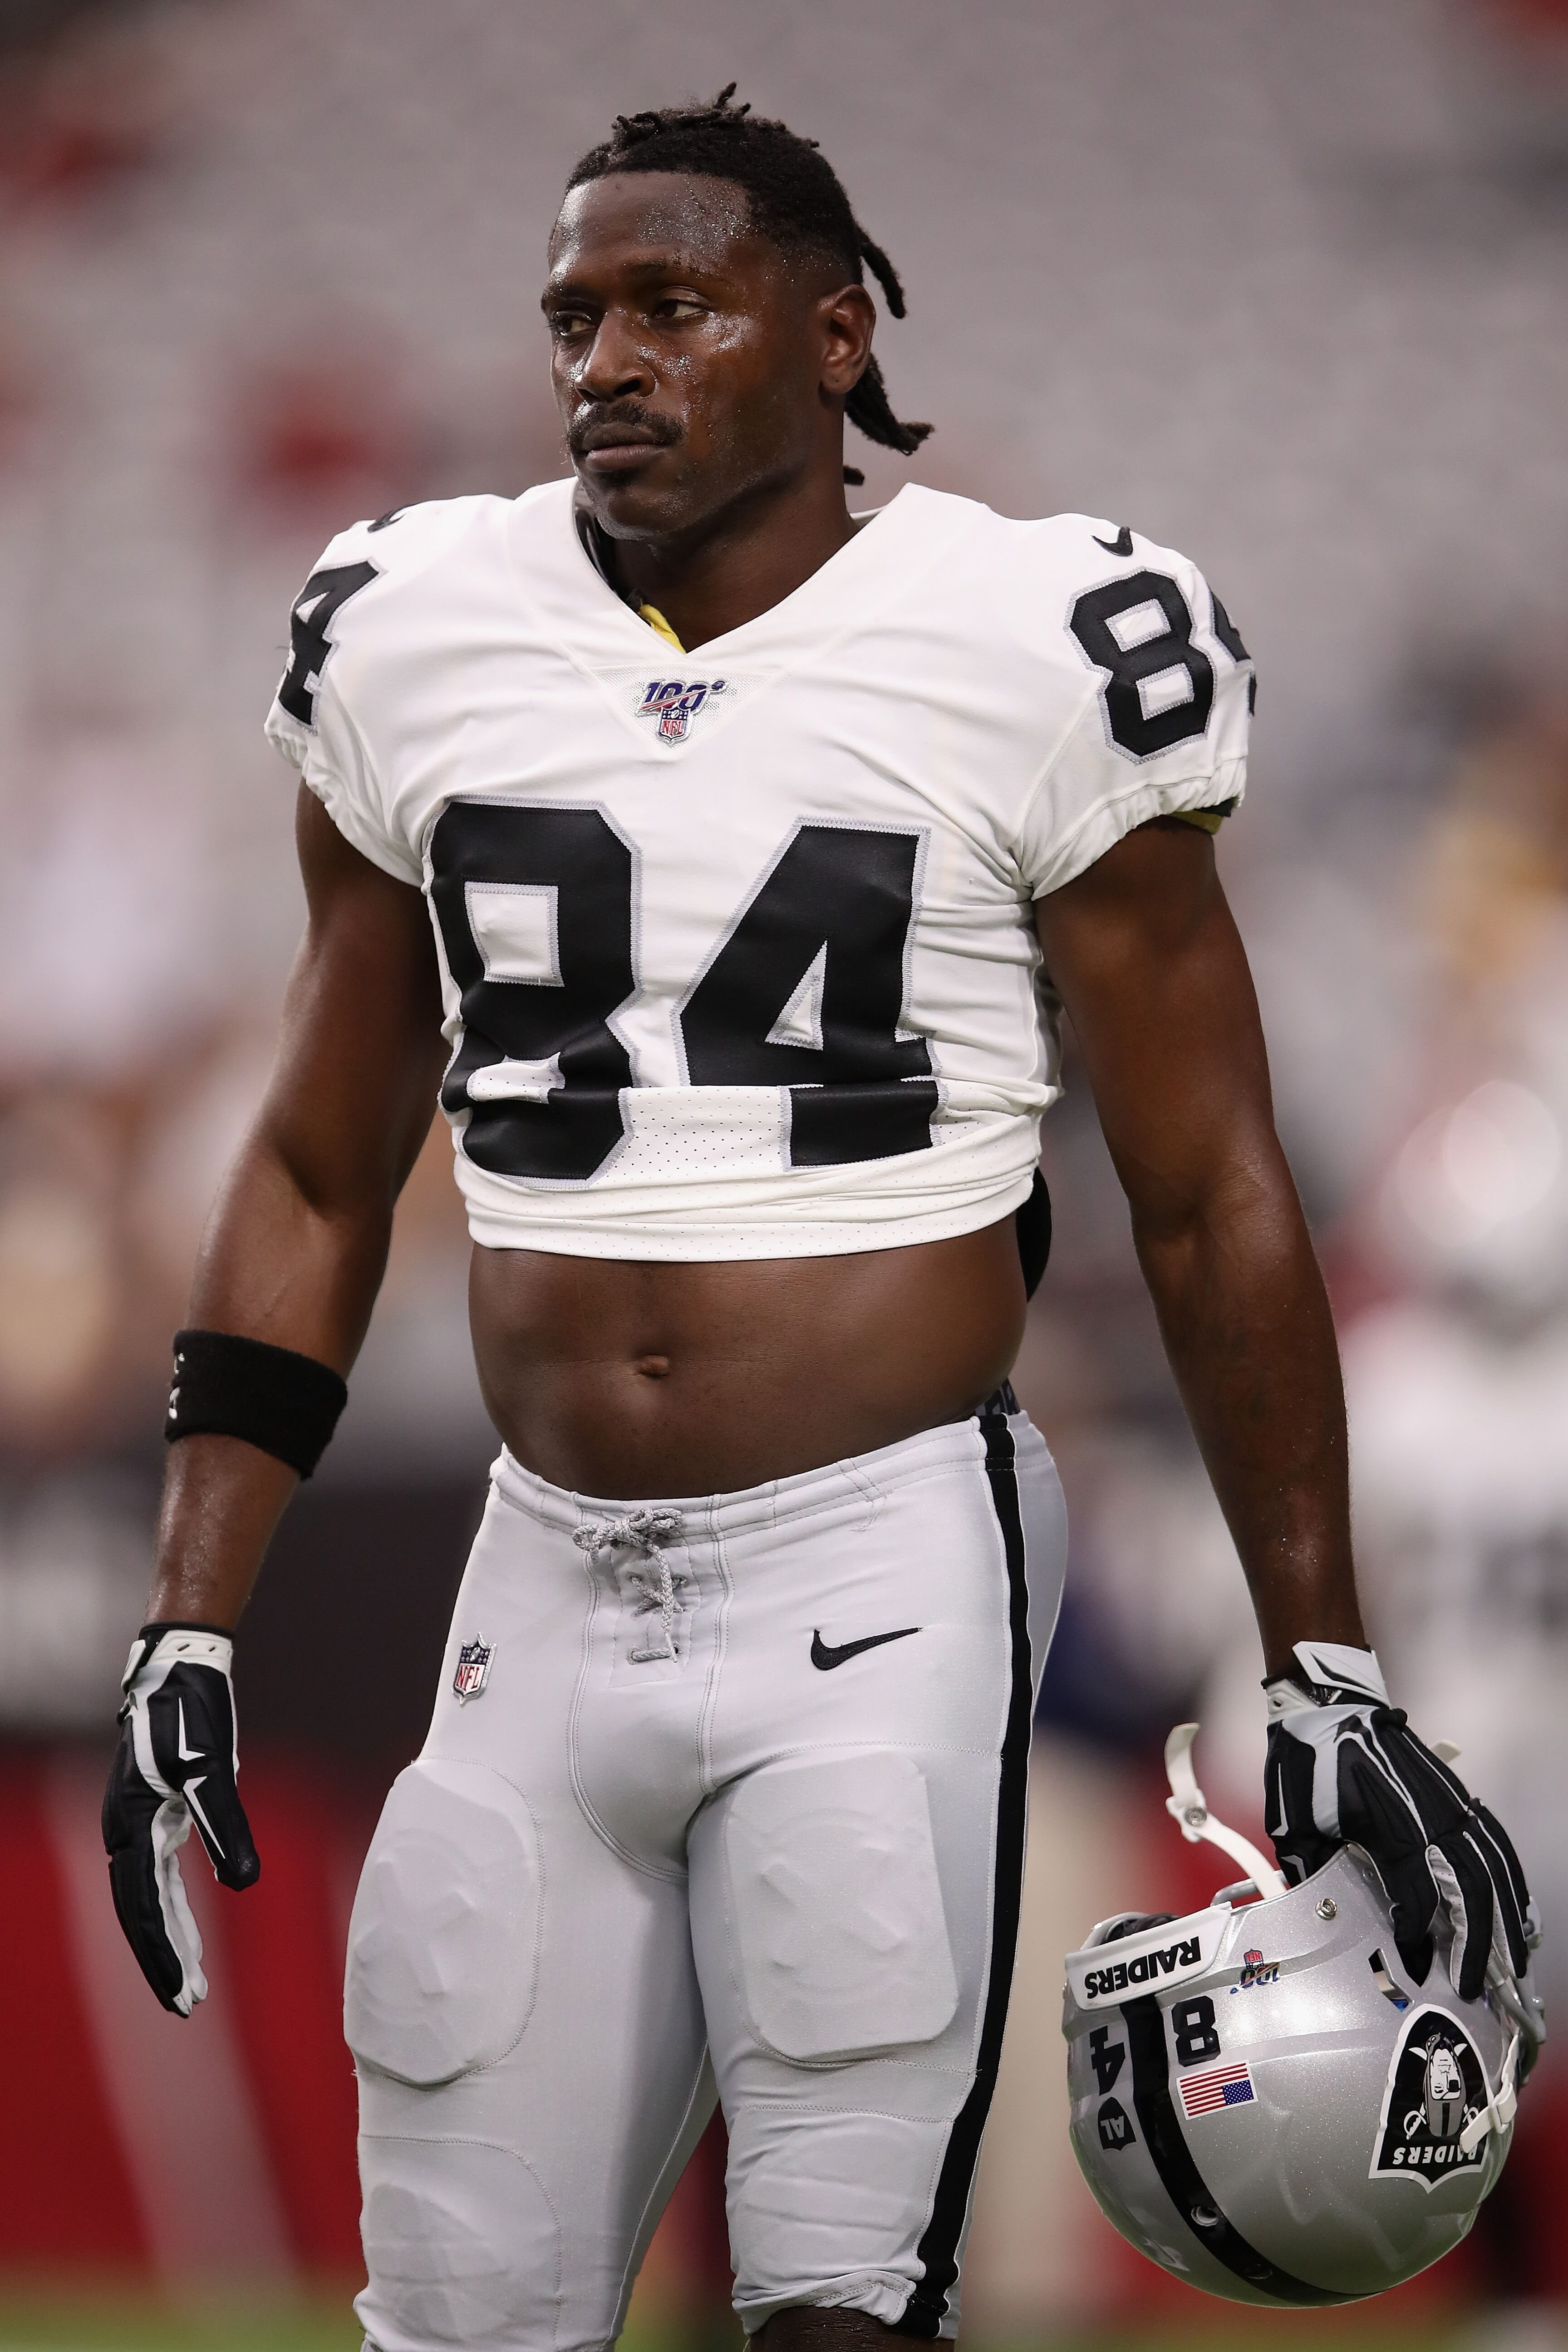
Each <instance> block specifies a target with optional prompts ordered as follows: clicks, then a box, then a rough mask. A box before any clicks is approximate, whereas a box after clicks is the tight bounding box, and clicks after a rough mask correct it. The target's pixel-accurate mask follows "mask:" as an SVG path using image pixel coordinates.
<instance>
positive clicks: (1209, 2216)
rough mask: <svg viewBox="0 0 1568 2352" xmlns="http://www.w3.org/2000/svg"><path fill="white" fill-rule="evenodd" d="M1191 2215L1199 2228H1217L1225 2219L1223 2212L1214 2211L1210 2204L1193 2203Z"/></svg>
mask: <svg viewBox="0 0 1568 2352" xmlns="http://www.w3.org/2000/svg"><path fill="white" fill-rule="evenodd" d="M1192 2215H1193V2219H1194V2221H1195V2222H1196V2223H1197V2225H1198V2228H1199V2229H1200V2230H1217V2229H1219V2228H1220V2227H1221V2226H1222V2225H1223V2223H1224V2221H1225V2216H1224V2214H1223V2213H1216V2212H1215V2209H1214V2207H1213V2206H1212V2205H1194V2207H1193V2209H1192Z"/></svg>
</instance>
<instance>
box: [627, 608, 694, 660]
mask: <svg viewBox="0 0 1568 2352" xmlns="http://www.w3.org/2000/svg"><path fill="white" fill-rule="evenodd" d="M637 618H638V620H639V621H646V622H647V625H648V627H649V628H650V629H652V630H653V632H654V634H655V635H657V636H660V637H662V638H663V639H664V642H665V644H666V645H667V646H674V647H675V650H676V652H677V653H678V654H683V653H684V652H685V651H686V647H685V646H683V645H682V644H681V642H680V639H679V637H678V636H677V635H676V634H675V631H674V630H673V629H672V628H671V627H670V625H669V623H668V621H667V620H666V619H665V617H664V614H662V613H661V612H660V611H659V609H658V605H657V604H639V605H638V606H637Z"/></svg>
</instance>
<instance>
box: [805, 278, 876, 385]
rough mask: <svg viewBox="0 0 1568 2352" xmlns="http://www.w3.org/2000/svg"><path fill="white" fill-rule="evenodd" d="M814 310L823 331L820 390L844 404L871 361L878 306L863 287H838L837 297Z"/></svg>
mask: <svg viewBox="0 0 1568 2352" xmlns="http://www.w3.org/2000/svg"><path fill="white" fill-rule="evenodd" d="M816 310H817V319H818V322H819V324H820V327H821V331H822V388H823V390H824V392H828V393H832V394H834V395H835V396H836V397H837V398H838V399H840V400H847V399H848V397H849V394H851V393H852V392H853V391H854V389H855V387H856V385H857V384H858V383H859V381H860V379H861V377H862V376H863V375H864V374H865V373H866V369H867V366H868V362H869V361H870V357H871V337H872V335H873V334H874V333H875V331H876V326H877V306H876V304H875V303H874V302H873V301H872V299H871V297H870V296H869V294H868V293H867V291H866V289H865V288H864V287H863V286H841V287H840V288H839V289H838V291H837V294H825V295H823V296H822V297H821V299H819V301H818V303H817V306H816Z"/></svg>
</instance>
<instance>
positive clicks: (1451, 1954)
mask: <svg viewBox="0 0 1568 2352" xmlns="http://www.w3.org/2000/svg"><path fill="white" fill-rule="evenodd" d="M1427 1860H1428V1861H1429V1863H1430V1864H1431V1866H1432V1875H1433V1877H1434V1879H1435V1880H1436V1884H1437V1888H1438V1892H1439V1893H1440V1895H1442V1898H1443V1905H1444V1908H1445V1909H1446V1910H1447V1914H1448V1918H1449V1921H1450V1923H1451V1924H1452V1927H1453V1930H1454V1940H1453V1942H1452V1944H1451V1945H1450V1947H1449V1949H1448V1977H1449V1981H1450V1982H1451V1983H1452V1985H1453V1988H1454V1990H1455V1991H1456V1992H1457V1993H1458V1996H1459V1999H1460V2000H1479V1998H1480V1995H1481V1992H1482V1990H1484V1988H1485V1985H1486V1980H1487V1962H1488V1961H1489V1959H1490V1958H1491V1950H1492V1922H1493V1920H1494V1918H1495V1917H1496V1914H1497V1906H1496V1901H1495V1898H1494V1896H1493V1893H1492V1881H1491V1873H1490V1871H1489V1870H1488V1868H1487V1866H1486V1864H1485V1862H1484V1861H1483V1860H1482V1858H1481V1854H1480V1852H1479V1848H1478V1847H1477V1846H1476V1845H1475V1844H1474V1843H1472V1842H1471V1840H1470V1839H1469V1838H1468V1837H1467V1836H1466V1835H1465V1833H1464V1832H1463V1831H1460V1832H1458V1833H1457V1834H1456V1835H1454V1836H1452V1837H1446V1838H1444V1839H1442V1840H1441V1841H1440V1842H1439V1843H1437V1844H1436V1845H1434V1846H1433V1847H1432V1848H1431V1849H1430V1850H1429V1852H1428V1854H1427Z"/></svg>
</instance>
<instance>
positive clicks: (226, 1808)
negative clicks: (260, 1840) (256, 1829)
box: [184, 1772, 261, 1894]
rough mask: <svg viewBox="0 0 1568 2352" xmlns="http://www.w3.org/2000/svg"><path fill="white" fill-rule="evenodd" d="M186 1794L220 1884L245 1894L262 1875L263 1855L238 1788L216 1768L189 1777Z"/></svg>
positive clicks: (197, 1828)
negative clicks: (216, 1770) (210, 1771)
mask: <svg viewBox="0 0 1568 2352" xmlns="http://www.w3.org/2000/svg"><path fill="white" fill-rule="evenodd" d="M184 1794H185V1801H186V1803H187V1804H188V1805H189V1806H190V1809H191V1813H192V1816H193V1818H194V1820H195V1825H196V1830H197V1833H198V1834H199V1836H200V1838H201V1841H202V1843H203V1844H204V1845H205V1848H206V1850H207V1859H208V1860H209V1861H210V1862H211V1864H212V1866H213V1869H214V1871H215V1872H216V1874H217V1878H218V1882H219V1884H220V1885H224V1886H228V1887H232V1888H233V1889H234V1891H235V1893H236V1894H243V1893H244V1891H245V1889H246V1888H247V1886H254V1885H255V1884H256V1882H257V1880H258V1878H259V1877H260V1875H261V1857H260V1855H259V1854H258V1853H257V1851H256V1841H255V1840H254V1838H253V1837H252V1836H251V1834H250V1823H249V1822H248V1821H247V1819H246V1816H245V1807H244V1806H243V1805H242V1804H241V1803H240V1801H239V1791H238V1790H237V1788H236V1787H235V1785H234V1782H233V1781H232V1780H229V1779H228V1778H227V1776H226V1774H224V1773H221V1772H214V1773H207V1774H203V1775H201V1776H199V1777H198V1778H197V1779H195V1780H187V1781H186V1783H185V1790H184Z"/></svg>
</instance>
